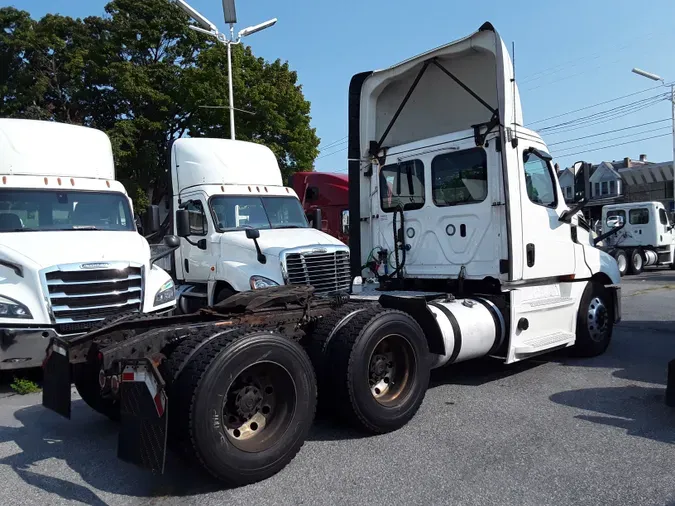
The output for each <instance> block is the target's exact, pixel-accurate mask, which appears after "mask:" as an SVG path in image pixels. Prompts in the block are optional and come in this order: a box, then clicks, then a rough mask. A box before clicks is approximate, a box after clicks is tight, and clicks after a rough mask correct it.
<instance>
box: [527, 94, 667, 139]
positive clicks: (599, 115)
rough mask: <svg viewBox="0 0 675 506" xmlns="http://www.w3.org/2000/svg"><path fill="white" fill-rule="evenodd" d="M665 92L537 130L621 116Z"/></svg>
mask: <svg viewBox="0 0 675 506" xmlns="http://www.w3.org/2000/svg"><path fill="white" fill-rule="evenodd" d="M666 95H667V94H666V93H659V94H657V95H653V96H651V97H647V98H643V99H640V100H636V101H634V102H629V103H627V104H623V105H619V106H616V107H612V108H610V109H605V110H603V111H599V112H596V113H593V114H589V115H587V116H581V117H579V118H575V119H572V120H568V121H564V122H562V123H558V124H555V125H549V126H546V127H543V128H540V129H539V130H538V132H548V131H551V130H560V129H563V128H565V127H570V126H578V125H579V124H586V125H590V124H593V123H595V122H597V121H600V120H603V121H604V120H605V119H613V118H614V117H621V116H622V115H623V113H632V112H636V111H638V110H641V109H643V108H644V107H647V106H650V105H653V104H655V103H657V102H660V101H662V100H663V99H664V98H665V97H666Z"/></svg>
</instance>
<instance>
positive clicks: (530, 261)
mask: <svg viewBox="0 0 675 506" xmlns="http://www.w3.org/2000/svg"><path fill="white" fill-rule="evenodd" d="M525 255H526V257H527V266H528V267H532V266H533V265H534V244H532V243H529V244H528V245H527V246H526V247H525Z"/></svg>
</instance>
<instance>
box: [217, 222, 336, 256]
mask: <svg viewBox="0 0 675 506" xmlns="http://www.w3.org/2000/svg"><path fill="white" fill-rule="evenodd" d="M221 243H222V244H223V245H225V246H237V247H240V248H244V249H247V250H250V251H253V252H255V246H254V244H253V241H252V240H251V239H247V238H246V232H244V231H243V230H241V231H239V230H238V231H236V232H225V233H223V234H222V235H221ZM258 244H259V245H260V249H261V250H262V252H263V253H264V254H265V255H272V256H276V257H278V256H279V254H280V253H281V251H283V250H285V249H289V248H301V247H303V246H314V245H322V246H343V247H344V248H345V249H347V246H346V245H345V244H344V243H342V242H340V241H339V240H338V239H336V238H335V237H333V236H330V235H328V234H325V233H324V232H321V231H320V230H316V229H315V228H280V229H275V230H260V238H259V239H258Z"/></svg>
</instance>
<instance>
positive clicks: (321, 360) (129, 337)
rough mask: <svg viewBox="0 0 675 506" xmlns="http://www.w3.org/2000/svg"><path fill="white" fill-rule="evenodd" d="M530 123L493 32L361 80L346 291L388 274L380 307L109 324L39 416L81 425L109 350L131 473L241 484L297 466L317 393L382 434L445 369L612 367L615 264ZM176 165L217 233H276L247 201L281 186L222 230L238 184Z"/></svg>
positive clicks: (214, 313) (61, 343)
mask: <svg viewBox="0 0 675 506" xmlns="http://www.w3.org/2000/svg"><path fill="white" fill-rule="evenodd" d="M522 124H523V121H522V115H521V108H520V101H519V99H518V91H517V88H516V87H515V84H514V82H513V73H512V70H511V62H510V59H509V56H508V53H507V50H506V48H505V46H504V44H503V42H502V40H501V38H500V37H499V35H498V34H497V33H496V31H495V30H494V28H493V27H492V26H491V25H490V24H488V23H486V24H485V25H483V26H482V27H481V28H480V30H479V31H477V32H475V33H473V34H472V35H470V36H469V37H466V38H464V39H461V40H459V41H456V42H452V43H450V44H447V45H445V46H442V47H440V48H437V49H435V50H433V51H431V52H428V53H425V54H423V55H420V56H417V57H415V58H412V59H410V60H407V61H405V62H403V63H400V64H398V65H396V66H394V67H391V68H388V69H385V70H381V71H374V72H366V73H363V74H358V75H356V76H354V77H353V78H352V81H351V85H350V90H349V155H348V156H349V183H350V184H349V191H350V204H349V215H350V217H351V223H350V248H351V272H352V276H353V278H354V281H355V282H356V281H358V280H359V278H361V277H362V276H364V275H367V274H368V272H370V273H371V274H370V275H371V276H375V273H377V274H378V275H377V278H376V279H377V281H376V283H377V284H379V288H380V291H378V292H375V291H372V290H369V289H364V290H363V291H362V293H352V294H351V299H352V300H350V301H348V300H346V297H345V296H343V295H328V294H324V295H323V296H320V297H317V296H316V295H315V294H313V293H312V292H311V289H308V288H306V287H302V286H292V285H287V286H274V287H268V288H264V289H259V290H251V291H248V292H244V293H239V294H237V295H235V296H233V297H231V298H229V299H228V300H227V301H224V302H223V303H222V304H219V305H216V306H214V307H211V308H209V309H208V310H201V311H199V312H195V313H193V314H191V315H181V316H174V317H170V318H159V319H141V320H134V321H128V320H121V321H120V320H118V321H110V322H109V325H106V326H105V327H104V328H101V329H100V330H98V331H97V332H91V333H89V334H87V335H84V336H82V337H81V338H77V339H71V340H63V339H62V340H54V343H53V346H52V347H51V350H52V352H51V354H50V358H49V360H48V362H47V365H46V373H45V388H44V397H43V404H44V405H45V406H47V407H48V408H50V409H53V410H54V411H56V412H58V413H61V414H63V415H65V416H69V413H70V390H69V389H68V388H67V385H68V384H69V383H68V379H69V374H70V364H72V363H74V362H78V361H82V360H83V358H82V357H86V356H88V354H89V355H90V354H91V353H90V352H89V350H91V349H92V348H93V349H96V350H98V352H99V353H100V355H101V357H102V360H101V365H100V377H101V378H103V381H102V382H101V396H103V395H106V394H109V392H112V398H113V399H116V400H117V401H118V402H119V404H120V408H119V411H121V419H122V427H121V430H120V433H119V434H120V435H119V444H118V449H119V453H118V455H119V456H120V458H122V459H124V460H127V461H130V462H134V463H136V464H139V465H141V466H145V467H148V468H152V469H156V470H160V471H161V470H162V469H163V468H164V461H165V452H166V448H167V444H169V445H170V444H173V443H175V444H176V446H178V447H180V448H181V449H182V450H183V451H184V453H185V454H187V455H188V456H189V457H190V458H191V459H193V460H192V461H193V462H198V463H199V465H201V466H202V467H203V469H204V470H205V472H207V473H209V474H211V475H212V476H215V477H216V478H218V479H220V480H222V481H224V482H225V483H228V484H231V485H232V484H235V485H241V484H244V483H251V482H254V481H258V480H261V479H263V478H266V477H269V476H271V475H273V474H275V473H276V472H278V471H279V470H280V469H282V468H283V467H284V466H285V465H286V464H287V463H288V462H289V461H290V460H291V459H292V458H293V457H294V456H295V454H296V453H297V452H298V451H299V450H300V447H301V446H302V444H303V442H304V440H305V438H306V437H307V435H308V433H309V430H310V428H311V424H312V420H313V418H314V413H315V407H316V396H317V392H318V395H319V402H320V403H321V404H323V406H324V407H325V408H326V409H327V410H328V411H329V412H332V414H334V415H335V416H336V417H337V418H340V419H342V420H344V421H346V422H347V423H350V424H352V425H354V426H355V427H358V428H359V429H361V430H363V431H365V432H369V433H375V434H377V433H383V432H389V431H393V430H396V429H398V428H400V427H402V426H403V425H405V424H406V423H407V422H408V421H409V420H410V419H411V418H412V417H413V416H415V413H417V411H418V409H419V407H420V405H421V404H422V401H423V399H424V397H425V394H426V391H427V387H428V385H429V375H430V369H431V368H434V367H441V366H445V365H450V364H454V363H457V362H460V361H464V360H469V359H473V358H477V357H483V356H493V357H498V358H500V359H501V360H502V361H504V362H505V363H512V362H517V361H519V360H524V359H527V358H531V357H534V356H536V355H539V354H541V353H545V352H548V351H551V350H555V349H560V348H567V347H573V348H572V349H573V351H574V352H575V353H576V354H577V355H580V356H587V357H588V356H595V355H599V354H601V353H603V352H604V351H605V350H606V348H607V346H608V345H609V344H610V341H611V337H612V330H613V326H614V323H615V322H617V321H618V320H619V319H620V286H619V282H620V275H619V271H618V268H617V264H616V262H615V261H614V259H613V258H612V257H611V256H610V255H608V254H607V253H605V252H603V251H601V250H600V249H598V248H596V247H594V241H592V240H591V233H590V230H589V228H590V227H588V226H587V224H586V223H585V222H584V221H583V220H582V219H580V213H579V212H578V211H579V209H578V208H574V209H568V208H567V207H566V206H565V204H564V199H563V194H562V192H561V190H560V187H559V185H558V180H557V177H556V174H555V172H554V167H553V164H552V163H551V157H550V155H549V154H548V150H547V148H546V145H545V144H544V142H543V141H542V139H541V138H540V137H539V136H538V135H537V134H536V133H535V132H533V131H531V130H527V129H525V128H523V127H522V126H521V125H522ZM178 165H179V171H181V172H179V177H178V179H179V183H180V187H179V189H177V192H176V193H179V195H178V197H180V199H181V204H182V203H183V202H188V201H189V200H188V199H186V198H185V197H184V195H183V194H184V193H188V192H189V190H190V189H191V188H190V187H192V186H193V185H194V187H196V188H201V187H203V185H204V184H205V183H211V186H210V187H209V188H208V193H207V192H206V191H205V192H204V193H205V195H202V196H200V198H199V200H200V202H202V205H203V206H204V208H205V209H208V212H207V213H206V217H207V219H212V220H214V222H215V220H216V219H217V220H218V223H221V225H218V227H219V228H220V229H221V230H225V229H226V228H228V227H236V226H237V221H236V220H237V219H239V218H241V219H247V220H250V223H253V224H256V223H261V222H262V223H265V221H264V220H262V221H257V220H258V218H256V219H253V218H252V214H251V213H250V210H249V209H248V206H249V204H248V201H246V200H243V196H248V195H253V196H255V198H263V197H258V196H259V195H260V196H262V195H267V194H270V193H271V192H272V185H271V184H270V183H269V182H268V181H267V179H262V180H260V183H259V184H255V183H251V188H250V189H249V188H248V185H247V184H246V183H244V182H243V181H242V182H241V183H240V184H238V188H237V191H236V194H237V195H239V197H238V198H239V199H242V200H240V202H241V206H242V207H243V206H244V205H245V206H246V209H239V211H237V208H236V207H235V206H233V207H234V209H232V212H231V214H230V215H228V214H226V213H223V215H222V216H221V213H220V212H219V211H218V209H217V208H216V207H215V205H213V202H215V201H216V200H217V199H218V198H222V197H223V196H228V195H229V193H228V192H227V191H226V190H227V189H228V188H227V186H226V185H225V182H224V181H222V180H220V179H217V180H209V179H206V180H204V179H201V178H197V177H192V178H191V179H190V178H189V176H186V180H185V182H183V180H182V170H183V169H184V168H185V169H186V170H187V167H189V164H188V163H185V162H181V159H180V158H179V162H178ZM244 167H245V168H246V169H251V175H248V174H246V175H243V176H240V177H242V178H244V177H245V178H247V179H250V178H252V177H256V176H255V173H254V172H253V171H252V169H253V168H254V167H256V166H254V165H252V164H247V165H244ZM220 174H221V173H220V172H218V173H217V174H214V175H213V176H212V177H216V176H218V177H224V176H221V175H220ZM221 181H222V182H221ZM266 185H269V186H267V190H265V188H266ZM274 191H275V193H274V195H279V194H281V195H282V196H283V195H285V194H288V195H290V190H289V191H288V193H287V192H286V190H285V189H283V188H281V187H280V186H279V188H278V189H275V190H274ZM232 193H235V192H232ZM207 196H208V199H207V198H206V197H207ZM193 198H194V197H193ZM207 203H209V204H211V205H209V207H208V208H207V207H206V204H207ZM298 207H299V205H298ZM300 212H301V211H299V210H298V214H299V213H300ZM243 216H248V218H243ZM289 216H295V215H292V214H290V213H289ZM209 217H210V218H209ZM238 217H239V218H238ZM181 220H183V218H179V221H181ZM287 220H288V219H287ZM268 221H272V220H268ZM300 222H301V221H297V220H290V221H286V223H300ZM193 223H194V225H195V226H196V230H200V231H201V230H203V229H202V228H201V224H200V220H195V221H194V222H193ZM188 225H189V224H188ZM183 226H185V225H181V227H183ZM209 226H211V223H209ZM214 226H215V225H214ZM268 228H269V226H268ZM196 230H195V231H196ZM263 232H264V230H263V231H261V232H260V238H262V237H263ZM291 232H292V233H297V232H298V230H292V231H291ZM207 233H208V232H207ZM226 233H228V232H222V234H223V235H225V234H226ZM234 233H235V234H239V238H238V239H237V242H235V241H232V242H228V243H227V245H228V247H229V248H240V249H242V250H244V249H246V246H245V245H246V244H247V243H246V241H245V237H244V232H241V231H236V232H234ZM253 235H255V234H253ZM194 239H197V237H195V238H194ZM213 239H214V238H213V236H208V235H207V236H206V242H207V244H208V243H209V241H210V240H213ZM190 240H192V241H193V242H195V241H194V240H193V239H192V238H191V239H190ZM214 243H215V246H214V247H217V248H221V247H223V248H224V247H225V245H224V244H223V243H221V242H220V240H218V241H214V242H212V243H211V244H214ZM282 247H283V246H282ZM267 248H268V246H267V245H265V247H264V248H261V250H262V253H263V254H269V257H270V259H269V260H268V262H272V261H274V262H275V263H278V264H277V265H279V266H280V267H281V266H283V265H284V264H283V260H281V258H283V257H282V256H280V255H281V251H278V250H275V249H271V248H273V246H272V245H270V246H269V248H270V249H269V250H267ZM220 251H221V250H220V249H216V250H215V251H214V257H213V258H220V255H221V253H220ZM277 251H278V253H279V256H278V255H277ZM246 254H247V255H248V257H247V258H249V259H251V258H252V259H254V260H255V259H256V253H254V252H253V250H252V249H250V248H249V251H248V252H247V253H246ZM216 255H217V256H216ZM224 256H225V252H224V253H223V257H224ZM194 258H195V257H193V256H192V253H189V254H187V256H184V257H183V262H185V261H186V260H187V261H188V262H192V261H194V262H195V264H197V263H200V264H203V265H201V267H203V268H204V269H206V270H208V271H210V272H215V271H216V269H218V266H217V265H216V264H215V262H214V261H212V260H211V257H208V259H205V260H201V261H200V260H194ZM197 258H199V257H197ZM390 261H391V262H392V264H393V266H394V268H393V270H392V271H390V272H388V273H385V272H384V271H383V269H382V268H381V267H382V264H383V263H384V262H390ZM249 262H250V260H249ZM287 265H288V264H287ZM301 265H303V264H302V263H301ZM364 265H366V266H367V267H366V268H364ZM190 266H191V267H192V264H190ZM280 267H279V268H280ZM302 268H303V269H305V267H302ZM212 269H213V270H212ZM306 269H307V270H309V271H310V273H309V275H310V276H311V275H312V272H313V270H312V267H311V266H307V268H306ZM269 275H270V276H277V275H278V274H272V273H270V274H269ZM265 276H267V274H265ZM278 276H280V275H278ZM276 279H277V280H279V281H280V280H281V277H277V278H276ZM251 283H253V281H251ZM353 286H354V287H357V286H358V284H357V283H355V284H354V285H353ZM368 286H369V287H370V286H371V284H368ZM356 291H358V290H356ZM353 292H354V291H353ZM139 350H140V352H139ZM120 380H121V386H120ZM317 384H318V389H317ZM97 385H98V383H97ZM111 402H112V401H111ZM169 404H171V408H170V409H167V406H168V405H169ZM449 430H451V428H450V429H449ZM148 434H152V436H153V437H148ZM167 442H168V443H167Z"/></svg>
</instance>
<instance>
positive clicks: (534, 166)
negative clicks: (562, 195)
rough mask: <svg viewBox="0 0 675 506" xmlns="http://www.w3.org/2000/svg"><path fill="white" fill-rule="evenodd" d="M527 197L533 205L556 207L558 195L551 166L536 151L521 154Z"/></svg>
mask: <svg viewBox="0 0 675 506" xmlns="http://www.w3.org/2000/svg"><path fill="white" fill-rule="evenodd" d="M523 167H524V170H525V185H526V188H527V196H528V197H529V198H530V201H532V202H533V203H534V204H537V205H540V206H545V207H553V208H555V207H558V195H557V193H556V190H555V189H556V186H555V180H554V179H553V178H554V175H553V173H552V169H551V164H550V163H549V161H548V160H546V159H544V158H543V157H542V155H541V154H540V153H539V152H538V151H537V150H534V151H530V150H527V151H525V153H524V154H523Z"/></svg>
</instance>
